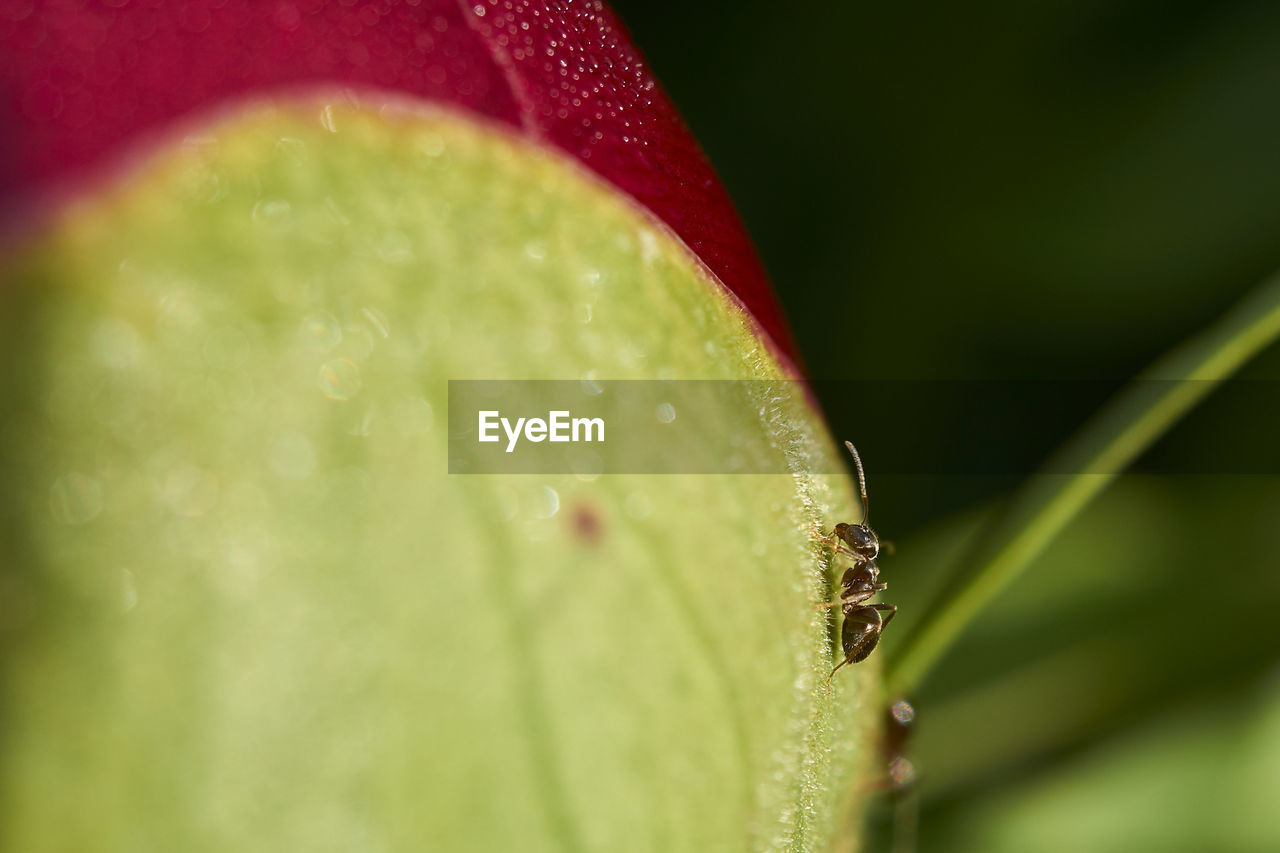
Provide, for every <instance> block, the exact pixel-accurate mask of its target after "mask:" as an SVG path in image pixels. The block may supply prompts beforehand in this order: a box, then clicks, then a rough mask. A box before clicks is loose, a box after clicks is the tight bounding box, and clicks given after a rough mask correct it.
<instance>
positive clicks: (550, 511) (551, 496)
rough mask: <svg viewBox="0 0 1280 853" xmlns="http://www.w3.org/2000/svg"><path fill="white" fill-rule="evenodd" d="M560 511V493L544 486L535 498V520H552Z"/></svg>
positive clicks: (533, 512) (533, 510) (533, 513)
mask: <svg viewBox="0 0 1280 853" xmlns="http://www.w3.org/2000/svg"><path fill="white" fill-rule="evenodd" d="M559 511H560V493H559V492H557V491H556V490H555V489H553V488H551V487H550V486H543V487H542V488H541V489H540V490H539V491H538V493H537V494H536V495H535V497H534V501H533V507H532V515H533V517H534V518H551V517H553V516H554V515H555V514H556V513H557V512H559Z"/></svg>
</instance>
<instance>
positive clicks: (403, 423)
mask: <svg viewBox="0 0 1280 853" xmlns="http://www.w3.org/2000/svg"><path fill="white" fill-rule="evenodd" d="M391 418H392V422H393V423H394V424H395V428H396V432H398V433H400V434H401V435H406V436H408V435H422V434H423V433H424V432H426V431H427V430H429V429H431V425H432V423H433V419H432V410H431V404H430V403H428V402H427V401H426V400H424V399H422V398H421V397H409V398H406V399H403V400H401V401H400V402H399V403H397V404H396V407H395V409H394V410H393V411H392V414H391Z"/></svg>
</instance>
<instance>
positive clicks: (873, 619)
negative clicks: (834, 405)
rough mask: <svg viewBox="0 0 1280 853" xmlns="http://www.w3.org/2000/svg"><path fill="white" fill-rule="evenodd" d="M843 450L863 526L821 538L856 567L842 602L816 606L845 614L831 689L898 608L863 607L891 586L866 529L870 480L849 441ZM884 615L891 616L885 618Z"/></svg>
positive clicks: (843, 527) (845, 580) (841, 527)
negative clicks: (853, 475) (853, 473)
mask: <svg viewBox="0 0 1280 853" xmlns="http://www.w3.org/2000/svg"><path fill="white" fill-rule="evenodd" d="M844 446H845V447H847V448H849V453H850V454H852V456H853V462H854V464H855V465H856V466H857V468H858V492H859V493H860V494H861V495H862V523H861V524H837V525H836V526H835V529H834V530H832V531H831V533H829V534H826V535H824V536H822V537H821V539H822V541H823V542H826V543H827V544H828V545H830V546H831V547H832V548H834V549H835V551H836V553H838V554H844V555H846V556H847V557H849V558H850V559H851V560H852V561H853V565H851V566H850V567H849V568H847V569H845V572H844V576H843V577H842V578H841V579H840V587H841V589H840V598H839V600H837V601H824V602H822V603H821V604H818V605H816V609H818V610H823V609H826V608H830V607H839V608H840V611H841V612H842V613H843V614H844V626H843V627H842V628H841V631H840V644H841V645H842V646H843V647H844V660H842V661H840V663H838V664H836V668H835V669H833V670H831V675H828V676H827V686H828V687H830V686H831V679H832V678H833V677H834V676H835V674H836V671H837V670H839V669H840V667H842V666H845V665H846V664H851V663H858V662H859V661H862V660H866V659H867V656H868V655H870V654H871V653H872V652H873V651H874V650H875V648H876V645H877V644H878V643H879V642H880V632H881V631H883V630H884V628H885V626H886V625H888V624H889V622H890V621H891V620H892V619H893V617H894V616H895V615H897V612H898V608H897V607H896V606H894V605H892V604H864V603H863V602H865V601H866V600H867V599H868V598H870V597H871V596H873V595H875V594H876V593H877V592H879V591H880V590H882V589H885V588H886V587H887V586H888V584H884V583H880V580H879V578H880V569H879V567H878V566H876V557H878V556H879V555H880V540H879V538H877V536H876V533H875V531H874V530H872V529H871V528H870V527H869V526H868V525H867V519H868V518H869V517H870V515H871V508H870V504H869V502H868V501H867V478H866V475H864V474H863V473H862V460H861V459H860V458H859V457H858V451H857V449H856V448H854V446H853V444H852V443H851V442H848V441H846V442H845V443H844ZM886 544H887V543H886ZM881 611H885V612H887V613H888V614H889V615H887V616H884V617H883V618H882V617H881V616H880V613H881Z"/></svg>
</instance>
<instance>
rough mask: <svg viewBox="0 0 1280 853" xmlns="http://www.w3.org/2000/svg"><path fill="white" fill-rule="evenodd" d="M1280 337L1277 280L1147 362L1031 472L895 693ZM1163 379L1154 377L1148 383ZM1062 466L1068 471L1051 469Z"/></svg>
mask: <svg viewBox="0 0 1280 853" xmlns="http://www.w3.org/2000/svg"><path fill="white" fill-rule="evenodd" d="M1278 336H1280V278H1273V279H1271V280H1269V281H1267V282H1265V283H1264V284H1263V285H1262V286H1261V287H1260V288H1259V289H1258V290H1257V291H1255V292H1254V293H1252V294H1250V295H1249V296H1248V297H1246V298H1245V299H1244V300H1243V301H1242V302H1241V303H1240V304H1238V305H1236V306H1235V307H1234V308H1233V309H1232V310H1231V311H1230V312H1228V313H1227V314H1226V315H1225V316H1224V317H1222V318H1221V319H1219V320H1218V321H1217V322H1216V323H1215V324H1214V325H1212V326H1211V327H1209V328H1208V329H1206V330H1205V331H1204V332H1202V333H1201V334H1200V335H1198V336H1197V337H1195V338H1193V339H1192V340H1190V341H1188V342H1187V343H1185V344H1184V345H1183V346H1181V347H1179V348H1178V349H1176V350H1174V351H1173V352H1171V353H1169V354H1167V355H1166V356H1165V357H1164V358H1162V359H1161V360H1160V361H1158V362H1156V363H1155V364H1154V365H1152V366H1151V367H1150V368H1149V369H1148V370H1147V371H1146V372H1145V373H1144V374H1143V375H1142V376H1141V377H1139V378H1138V381H1136V382H1133V383H1131V384H1130V386H1129V387H1127V388H1126V389H1125V390H1124V391H1123V392H1122V393H1121V394H1120V395H1119V396H1117V397H1116V398H1115V399H1114V400H1112V401H1111V402H1110V403H1108V404H1107V405H1106V406H1105V407H1104V408H1103V409H1102V410H1101V411H1100V412H1099V413H1098V414H1097V415H1096V416H1095V417H1094V418H1093V420H1092V421H1091V422H1090V423H1089V424H1087V425H1086V426H1085V427H1083V428H1082V429H1081V431H1080V433H1079V434H1078V435H1077V436H1076V437H1075V438H1074V439H1072V440H1071V441H1070V442H1068V443H1067V445H1066V446H1064V447H1063V448H1062V449H1061V450H1060V451H1059V452H1058V453H1057V454H1056V456H1055V458H1054V459H1052V460H1050V461H1049V462H1048V463H1047V465H1046V467H1045V471H1044V472H1043V473H1040V474H1037V475H1035V476H1033V477H1031V478H1030V479H1029V480H1028V481H1027V483H1026V484H1025V485H1024V486H1023V487H1022V488H1021V489H1020V490H1019V491H1018V493H1017V494H1016V495H1014V496H1013V497H1012V498H1011V499H1010V501H1009V504H1008V506H1007V508H1006V509H1005V510H1004V511H1003V512H1002V513H1001V514H1000V515H999V516H998V517H997V518H996V519H995V521H994V522H993V523H992V525H991V526H990V527H989V528H988V531H987V532H986V534H985V535H984V536H983V537H981V538H980V539H979V542H978V545H977V546H976V547H975V548H974V550H973V552H972V553H971V554H970V555H969V557H968V558H967V559H966V560H964V561H963V562H962V565H963V567H964V571H963V574H957V575H956V576H955V578H954V579H953V582H952V584H951V586H950V587H949V588H948V589H947V590H946V591H945V592H944V593H943V594H942V595H940V596H939V598H938V599H937V601H936V603H935V605H934V606H933V607H932V608H930V610H929V611H928V612H927V613H926V614H925V615H924V616H923V617H921V621H920V623H919V625H918V628H917V630H915V631H914V632H913V633H912V634H911V635H910V637H909V638H908V639H907V640H906V642H905V646H904V647H903V650H902V652H901V654H900V655H897V656H895V660H894V662H893V665H892V669H891V671H890V673H889V683H890V690H891V692H892V693H894V694H895V695H896V694H899V693H909V692H911V691H913V690H914V689H915V688H917V687H918V686H919V684H920V682H921V681H922V680H923V679H924V677H925V676H926V675H927V674H928V672H929V670H930V669H931V668H932V667H933V666H934V665H936V664H937V662H938V661H939V660H940V659H941V657H942V656H943V655H944V654H945V653H946V652H947V650H948V649H949V648H950V647H951V646H952V644H953V643H954V642H955V640H956V638H957V637H958V636H959V635H960V633H961V632H962V631H963V630H964V629H965V628H966V627H967V626H968V625H969V624H970V622H972V620H973V619H974V617H975V616H976V615H977V614H978V612H979V611H981V609H982V608H983V607H984V606H985V605H986V604H988V603H989V602H990V601H991V600H992V599H993V598H995V596H997V595H998V594H999V593H1000V592H1001V590H1003V589H1004V588H1005V586H1006V585H1008V584H1009V582H1010V581H1012V580H1013V579H1014V578H1015V577H1017V576H1018V574H1019V573H1021V572H1022V570H1023V569H1024V568H1026V566H1027V565H1028V564H1029V563H1030V562H1031V561H1032V560H1034V559H1035V558H1036V556H1037V555H1039V553H1040V552H1041V551H1042V550H1043V549H1044V548H1045V546H1046V545H1047V544H1048V543H1049V542H1050V541H1051V540H1052V539H1053V538H1054V537H1055V536H1056V535H1057V534H1058V533H1059V532H1060V531H1061V530H1062V529H1063V527H1065V526H1066V525H1067V523H1068V522H1070V521H1071V519H1072V518H1074V517H1075V516H1076V514H1077V513H1079V512H1080V510H1081V509H1083V508H1084V507H1085V506H1087V505H1088V504H1089V502H1090V501H1092V500H1093V498H1094V497H1096V496H1097V495H1098V494H1099V493H1100V492H1101V491H1102V490H1103V489H1104V488H1105V487H1106V486H1107V485H1108V484H1110V483H1111V481H1112V480H1113V479H1114V478H1115V477H1116V476H1117V475H1118V474H1119V473H1120V472H1121V471H1123V470H1124V468H1125V467H1126V466H1128V464H1129V463H1130V462H1132V461H1133V459H1134V458H1136V457H1137V456H1138V454H1139V453H1141V452H1142V451H1143V450H1144V449H1146V448H1147V447H1149V446H1150V445H1151V443H1152V442H1154V441H1155V440H1156V439H1157V438H1158V437H1159V436H1161V435H1162V434H1163V433H1164V432H1165V431H1167V430H1168V429H1169V428H1170V427H1171V426H1172V425H1173V424H1174V423H1176V422H1177V421H1178V420H1179V419H1180V418H1181V417H1182V416H1183V415H1185V414H1186V413H1187V412H1188V411H1190V410H1191V409H1192V408H1193V407H1194V406H1195V405H1196V404H1197V403H1199V402H1200V401H1201V400H1203V399H1204V398H1205V396H1206V395H1208V394H1209V393H1210V392H1211V391H1212V390H1213V389H1214V388H1216V387H1217V385H1218V384H1219V383H1220V382H1222V381H1223V380H1224V379H1226V378H1227V377H1229V376H1231V374H1233V373H1234V372H1235V371H1236V370H1237V369H1238V368H1239V367H1240V366H1241V365H1242V364H1244V363H1245V362H1247V361H1248V360H1249V359H1250V358H1252V357H1253V356H1254V355H1255V354H1257V353H1258V352H1260V351H1261V350H1263V349H1264V348H1265V347H1267V346H1268V345H1269V344H1271V343H1272V342H1273V341H1274V340H1275V339H1276V338H1277V337H1278ZM1145 380H1160V381H1145ZM1055 471H1065V472H1069V473H1051V472H1055Z"/></svg>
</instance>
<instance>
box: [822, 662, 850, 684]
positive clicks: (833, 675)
mask: <svg viewBox="0 0 1280 853" xmlns="http://www.w3.org/2000/svg"><path fill="white" fill-rule="evenodd" d="M848 662H849V659H848V658H845V659H844V660H842V661H840V663H838V664H836V668H835V669H833V670H831V674H830V675H828V676H827V689H828V690H830V689H831V679H833V678H835V676H836V670H838V669H840V667H842V666H844V665H845V664H847V663H848Z"/></svg>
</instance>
